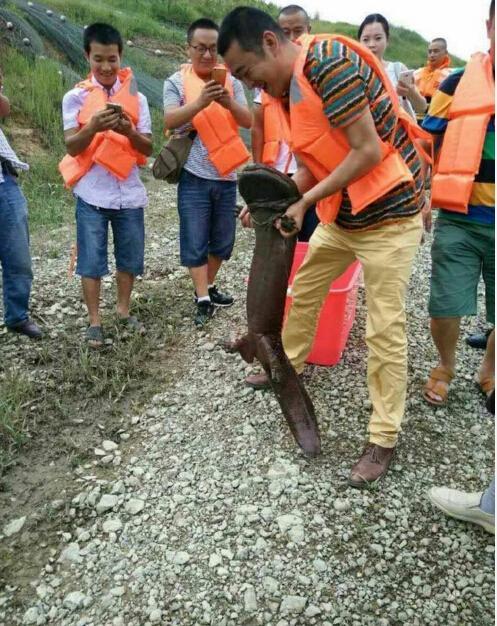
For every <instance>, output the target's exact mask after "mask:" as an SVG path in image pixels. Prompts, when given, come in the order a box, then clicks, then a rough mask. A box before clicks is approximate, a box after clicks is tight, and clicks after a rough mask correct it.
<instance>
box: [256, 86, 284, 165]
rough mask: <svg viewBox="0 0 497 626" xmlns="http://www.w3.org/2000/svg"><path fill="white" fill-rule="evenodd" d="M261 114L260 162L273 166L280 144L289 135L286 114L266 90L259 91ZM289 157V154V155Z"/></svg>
mask: <svg viewBox="0 0 497 626" xmlns="http://www.w3.org/2000/svg"><path fill="white" fill-rule="evenodd" d="M261 106H262V115H263V119H264V149H263V152H262V162H263V163H264V165H270V166H271V167H274V165H275V163H276V161H277V159H278V155H279V153H280V148H281V144H282V142H283V141H286V140H288V139H289V137H290V125H289V121H288V116H287V115H285V112H284V110H283V107H281V106H280V104H279V101H278V100H276V99H275V98H273V97H271V96H270V95H269V94H267V93H266V92H264V91H263V92H262V93H261ZM290 159H291V155H290Z"/></svg>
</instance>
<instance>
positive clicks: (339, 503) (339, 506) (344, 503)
mask: <svg viewBox="0 0 497 626" xmlns="http://www.w3.org/2000/svg"><path fill="white" fill-rule="evenodd" d="M333 508H334V509H335V511H338V512H339V513H342V512H343V511H348V510H349V509H350V502H349V500H341V499H340V498H337V499H336V500H335V501H334V502H333Z"/></svg>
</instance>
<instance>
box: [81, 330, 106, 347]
mask: <svg viewBox="0 0 497 626" xmlns="http://www.w3.org/2000/svg"><path fill="white" fill-rule="evenodd" d="M85 341H86V343H87V345H88V346H89V347H90V348H101V347H102V346H103V345H104V333H103V331H102V327H101V326H88V328H87V329H86V333H85Z"/></svg>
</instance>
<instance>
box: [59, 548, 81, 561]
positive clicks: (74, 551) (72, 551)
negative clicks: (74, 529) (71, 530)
mask: <svg viewBox="0 0 497 626" xmlns="http://www.w3.org/2000/svg"><path fill="white" fill-rule="evenodd" d="M59 561H60V562H61V563H81V562H82V561H83V558H82V557H81V555H80V553H79V544H78V543H70V544H69V545H68V546H67V548H64V550H62V552H61V554H60V557H59Z"/></svg>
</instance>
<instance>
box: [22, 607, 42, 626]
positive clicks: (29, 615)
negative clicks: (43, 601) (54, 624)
mask: <svg viewBox="0 0 497 626" xmlns="http://www.w3.org/2000/svg"><path fill="white" fill-rule="evenodd" d="M39 619H40V611H39V610H38V608H37V607H36V606H32V607H31V608H30V609H28V610H27V611H26V613H24V616H23V618H22V623H23V624H37V623H38V620H39Z"/></svg>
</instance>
